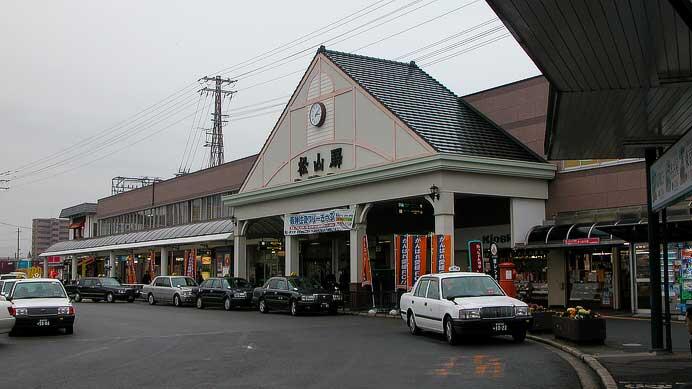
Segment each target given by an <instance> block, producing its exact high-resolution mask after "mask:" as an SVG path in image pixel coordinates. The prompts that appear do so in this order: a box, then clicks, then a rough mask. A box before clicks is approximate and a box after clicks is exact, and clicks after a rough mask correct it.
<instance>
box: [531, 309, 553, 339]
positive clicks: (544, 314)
mask: <svg viewBox="0 0 692 389" xmlns="http://www.w3.org/2000/svg"><path fill="white" fill-rule="evenodd" d="M529 312H531V317H532V319H533V320H532V322H531V327H529V331H530V332H534V333H537V332H552V331H553V316H554V315H555V311H550V310H546V309H545V307H543V306H542V305H537V304H529Z"/></svg>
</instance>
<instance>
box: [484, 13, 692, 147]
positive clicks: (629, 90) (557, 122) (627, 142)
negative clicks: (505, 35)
mask: <svg viewBox="0 0 692 389" xmlns="http://www.w3.org/2000/svg"><path fill="white" fill-rule="evenodd" d="M487 1H488V4H489V5H490V6H491V7H492V8H493V10H494V11H495V12H496V13H497V15H498V16H499V17H500V19H501V20H502V21H503V22H504V24H505V25H506V26H507V28H508V29H509V30H510V32H511V33H512V34H513V35H514V37H515V38H516V40H517V41H518V42H519V43H520V44H521V45H522V46H523V48H524V50H525V51H526V53H527V54H528V55H529V57H531V59H532V60H533V61H534V62H535V64H536V66H538V68H539V69H540V70H541V72H542V73H543V74H544V75H545V77H546V78H547V79H548V80H549V81H550V84H551V93H550V97H549V107H548V123H547V128H546V137H545V150H546V154H547V156H548V159H553V160H564V159H583V158H587V157H588V158H632V157H635V158H636V157H642V156H643V148H646V147H657V146H664V147H665V146H667V145H670V144H672V143H674V142H675V140H677V139H678V138H679V137H680V136H681V135H682V134H684V133H685V132H686V131H687V130H688V129H689V128H690V127H691V126H692V34H691V33H690V25H691V23H692V11H691V10H692V5H690V3H689V2H688V1H684V0H631V1H612V0H593V1H555V0H553V1H531V0H511V1H508V0H487Z"/></svg>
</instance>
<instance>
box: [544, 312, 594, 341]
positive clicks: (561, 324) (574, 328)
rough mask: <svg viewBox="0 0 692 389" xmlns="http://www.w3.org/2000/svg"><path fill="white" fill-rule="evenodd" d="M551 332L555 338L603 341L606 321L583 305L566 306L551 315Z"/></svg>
mask: <svg viewBox="0 0 692 389" xmlns="http://www.w3.org/2000/svg"><path fill="white" fill-rule="evenodd" d="M553 332H554V333H555V337H556V338H562V339H567V340H571V341H573V342H576V343H603V342H604V341H605V338H606V323H605V320H604V319H603V318H601V317H600V316H599V315H598V314H596V313H593V312H591V310H588V309H585V308H583V307H575V308H567V310H566V311H565V312H562V313H559V314H558V315H555V317H553Z"/></svg>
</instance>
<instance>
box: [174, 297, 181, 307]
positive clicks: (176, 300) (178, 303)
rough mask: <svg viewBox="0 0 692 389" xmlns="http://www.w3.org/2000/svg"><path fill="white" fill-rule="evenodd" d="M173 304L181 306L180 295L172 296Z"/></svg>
mask: <svg viewBox="0 0 692 389" xmlns="http://www.w3.org/2000/svg"><path fill="white" fill-rule="evenodd" d="M173 305H175V306H176V307H182V306H183V304H182V302H181V301H180V296H178V295H177V294H176V295H174V296H173Z"/></svg>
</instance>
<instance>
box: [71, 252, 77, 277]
mask: <svg viewBox="0 0 692 389" xmlns="http://www.w3.org/2000/svg"><path fill="white" fill-rule="evenodd" d="M70 268H71V269H72V276H71V277H70V279H71V280H72V281H74V280H76V279H77V257H75V256H74V255H73V256H72V266H70Z"/></svg>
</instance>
